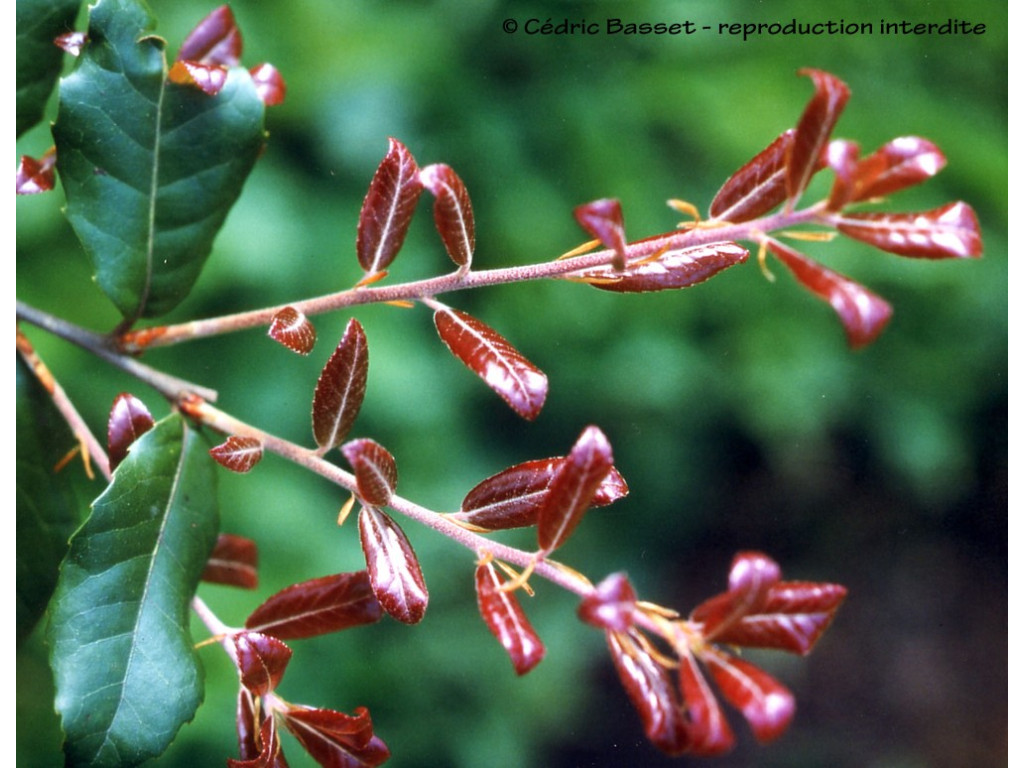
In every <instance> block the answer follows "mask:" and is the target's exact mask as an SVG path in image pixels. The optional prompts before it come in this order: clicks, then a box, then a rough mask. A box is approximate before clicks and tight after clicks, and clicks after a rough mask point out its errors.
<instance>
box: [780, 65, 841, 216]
mask: <svg viewBox="0 0 1024 768" xmlns="http://www.w3.org/2000/svg"><path fill="white" fill-rule="evenodd" d="M797 74H800V75H807V76H808V77H810V78H811V80H812V81H813V82H814V96H812V97H811V100H810V101H809V102H808V104H807V107H806V108H805V109H804V113H803V115H801V116H800V122H799V123H797V126H796V134H795V135H794V137H793V145H792V147H791V148H790V152H789V158H788V163H787V169H786V196H787V197H788V198H789V204H790V205H791V206H792V205H796V201H797V200H798V199H799V197H800V195H801V194H802V193H803V191H804V190H805V189H806V188H807V184H808V183H809V182H810V180H811V177H812V176H813V175H814V174H815V172H816V171H817V170H818V169H819V168H821V160H822V153H823V152H824V151H825V147H827V146H828V141H829V137H831V135H832V129H833V128H834V127H835V124H836V122H837V121H838V120H839V115H840V114H841V113H842V111H843V107H845V106H846V100H847V99H849V98H850V89H849V88H848V87H847V86H846V83H844V82H843V81H842V80H840V79H839V78H837V77H835V76H834V75H830V74H829V73H828V72H822V71H821V70H819V69H801V70H800V71H799V72H798V73H797Z"/></svg>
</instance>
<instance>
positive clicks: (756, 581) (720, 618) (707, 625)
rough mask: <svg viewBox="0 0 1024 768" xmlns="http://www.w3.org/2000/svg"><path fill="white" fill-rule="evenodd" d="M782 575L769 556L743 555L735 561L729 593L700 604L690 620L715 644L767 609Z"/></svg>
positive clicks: (740, 554) (730, 572)
mask: <svg viewBox="0 0 1024 768" xmlns="http://www.w3.org/2000/svg"><path fill="white" fill-rule="evenodd" d="M780 575H781V570H780V569H779V565H778V563H776V562H775V561H774V560H772V559H771V558H770V557H768V556H767V555H763V554H761V553H760V552H741V553H739V554H737V555H736V557H734V558H733V561H732V568H731V569H730V571H729V591H728V592H724V593H722V594H720V595H716V596H715V597H712V598H711V599H710V600H706V601H705V602H703V603H701V605H699V606H697V608H696V609H694V611H693V613H692V614H691V615H690V618H691V619H692V620H694V621H699V622H702V623H703V625H704V629H703V635H704V639H705V640H713V639H714V638H715V636H716V635H717V634H718V633H720V632H724V631H726V630H727V629H728V628H729V627H731V626H733V625H734V624H735V623H736V622H737V621H739V620H740V619H742V618H743V617H744V616H746V615H747V614H750V613H754V612H757V611H760V610H761V609H762V608H764V605H765V603H766V601H767V600H768V593H769V590H770V589H771V588H772V587H773V586H774V585H775V584H777V583H778V581H779V577H780Z"/></svg>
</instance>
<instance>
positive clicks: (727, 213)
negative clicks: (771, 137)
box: [709, 128, 796, 223]
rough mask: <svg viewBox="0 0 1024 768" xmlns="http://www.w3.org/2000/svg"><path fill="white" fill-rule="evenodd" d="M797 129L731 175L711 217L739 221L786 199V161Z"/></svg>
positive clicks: (756, 214) (712, 208) (723, 186)
mask: <svg viewBox="0 0 1024 768" xmlns="http://www.w3.org/2000/svg"><path fill="white" fill-rule="evenodd" d="M795 135H796V131H795V130H793V129H792V128H790V129H789V130H788V131H786V132H785V133H783V134H782V135H780V136H779V138H777V139H776V140H775V141H773V142H772V143H771V144H769V145H768V146H767V147H765V148H764V149H763V150H761V151H760V152H759V153H758V154H757V155H755V156H754V158H753V159H752V160H750V161H749V162H748V163H747V164H746V165H744V166H743V167H742V168H740V169H739V170H738V171H736V173H734V174H733V175H732V176H730V177H729V180H728V181H726V182H725V184H723V185H722V188H721V189H720V190H718V194H717V195H715V199H714V200H712V201H711V208H710V209H709V210H710V213H711V218H713V219H721V220H723V221H730V222H733V223H739V222H742V221H750V220H751V219H756V218H757V217H758V216H760V215H762V214H764V213H767V212H768V211H770V210H771V209H772V208H774V207H775V206H777V205H779V204H780V203H781V202H782V201H783V200H785V199H786V161H787V159H788V155H789V152H790V149H791V148H792V145H793V137H794V136H795Z"/></svg>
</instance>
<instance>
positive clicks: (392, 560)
mask: <svg viewBox="0 0 1024 768" xmlns="http://www.w3.org/2000/svg"><path fill="white" fill-rule="evenodd" d="M359 540H360V543H361V544H362V546H363V555H365V557H366V568H367V570H368V571H369V574H370V585H371V586H372V587H373V593H374V594H375V595H376V596H377V600H379V601H380V604H381V607H382V608H384V610H385V611H387V613H388V614H389V615H390V616H391V617H392V618H394V619H398V621H401V622H404V623H405V624H415V623H417V622H418V621H419V620H420V619H422V618H423V614H424V613H425V612H426V610H427V597H428V595H427V585H426V582H424V581H423V572H422V571H421V570H420V563H419V560H417V558H416V553H415V552H413V549H412V545H411V544H410V543H409V539H407V538H406V537H405V534H404V533H403V532H402V529H401V528H399V527H398V523H396V522H395V521H394V520H392V519H391V518H390V517H388V516H387V515H386V514H385V513H384V512H381V511H380V510H379V509H377V508H375V507H363V508H362V509H361V510H360V512H359Z"/></svg>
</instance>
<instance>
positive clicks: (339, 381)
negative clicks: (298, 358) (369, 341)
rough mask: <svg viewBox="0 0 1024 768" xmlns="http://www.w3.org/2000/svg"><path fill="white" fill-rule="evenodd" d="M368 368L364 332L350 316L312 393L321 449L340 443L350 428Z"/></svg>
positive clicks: (317, 436) (361, 400) (317, 435)
mask: <svg viewBox="0 0 1024 768" xmlns="http://www.w3.org/2000/svg"><path fill="white" fill-rule="evenodd" d="M368 368H369V354H368V350H367V346H366V334H365V333H364V332H363V326H362V325H360V324H359V321H358V320H356V319H355V318H352V319H351V320H349V321H348V325H347V326H346V327H345V333H344V334H343V335H342V337H341V341H339V342H338V346H337V348H336V349H335V350H334V353H333V354H332V355H331V357H330V359H329V360H328V361H327V364H326V365H325V366H324V369H323V371H322V372H321V373H320V379H319V380H318V381H317V383H316V391H315V392H314V393H313V437H314V438H315V439H316V443H317V445H319V446H320V448H321V450H325V451H326V450H329V449H331V448H333V447H334V446H336V445H340V444H341V442H342V441H343V440H344V439H345V436H346V435H347V434H348V432H349V430H350V429H352V424H353V422H355V420H356V415H357V414H358V413H359V408H360V407H361V406H362V404H363V396H364V395H365V394H366V372H367V369H368Z"/></svg>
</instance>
